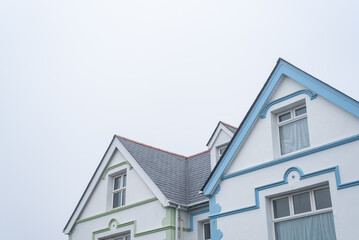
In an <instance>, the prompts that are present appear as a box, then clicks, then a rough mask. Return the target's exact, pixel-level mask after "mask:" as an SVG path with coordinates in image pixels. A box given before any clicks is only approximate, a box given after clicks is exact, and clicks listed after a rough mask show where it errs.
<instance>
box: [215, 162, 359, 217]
mask: <svg viewBox="0 0 359 240" xmlns="http://www.w3.org/2000/svg"><path fill="white" fill-rule="evenodd" d="M293 171H296V172H298V173H299V176H300V180H302V179H306V178H311V177H314V176H318V175H322V174H325V173H330V172H334V174H335V181H336V185H337V189H338V190H341V189H345V188H349V187H354V186H358V185H359V180H357V181H352V182H348V183H341V180H340V173H339V166H335V167H331V168H326V169H323V170H319V171H316V172H312V173H308V174H303V171H302V169H300V168H299V167H291V168H289V169H288V170H287V171H286V172H285V173H284V177H283V181H279V182H275V183H271V184H267V185H264V186H261V187H257V188H255V189H254V198H255V205H253V206H249V207H244V208H240V209H236V210H232V211H228V212H224V213H217V214H212V213H211V214H210V216H209V218H210V219H215V220H217V218H221V217H225V216H229V215H233V214H238V213H242V212H247V211H251V210H255V209H259V207H260V205H259V191H262V190H265V189H268V188H273V187H277V186H281V185H284V184H287V183H288V176H289V173H291V172H293Z"/></svg>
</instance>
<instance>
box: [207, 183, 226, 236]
mask: <svg viewBox="0 0 359 240" xmlns="http://www.w3.org/2000/svg"><path fill="white" fill-rule="evenodd" d="M220 190H221V186H219V185H218V186H217V188H216V190H215V191H214V193H213V195H211V196H210V197H209V211H210V216H211V215H216V214H219V212H220V211H221V209H222V208H221V206H220V205H219V204H218V203H216V195H217V194H218V193H219V191H220ZM210 219H211V220H210V228H211V239H212V240H220V239H221V238H222V237H223V233H222V231H221V230H220V229H218V228H217V218H210Z"/></svg>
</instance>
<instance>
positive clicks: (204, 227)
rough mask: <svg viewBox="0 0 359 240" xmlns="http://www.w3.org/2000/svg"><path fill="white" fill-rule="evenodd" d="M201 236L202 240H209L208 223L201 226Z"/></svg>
mask: <svg viewBox="0 0 359 240" xmlns="http://www.w3.org/2000/svg"><path fill="white" fill-rule="evenodd" d="M203 236H204V240H211V228H210V225H209V223H204V224H203Z"/></svg>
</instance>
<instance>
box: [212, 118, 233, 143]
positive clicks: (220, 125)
mask: <svg viewBox="0 0 359 240" xmlns="http://www.w3.org/2000/svg"><path fill="white" fill-rule="evenodd" d="M220 129H222V130H225V131H227V133H228V134H229V135H230V136H232V135H233V134H234V133H235V132H236V131H237V128H236V127H234V126H232V125H229V124H228V123H225V122H222V121H219V122H218V124H217V126H216V128H215V129H214V131H213V132H212V135H211V137H210V138H209V140H208V142H207V144H206V146H207V147H208V148H212V145H213V143H214V142H215V139H216V138H217V136H218V134H219V130H220Z"/></svg>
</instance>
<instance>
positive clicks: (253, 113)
mask: <svg viewBox="0 0 359 240" xmlns="http://www.w3.org/2000/svg"><path fill="white" fill-rule="evenodd" d="M283 75H285V76H288V77H290V78H291V79H293V80H295V81H297V82H298V83H299V84H301V85H303V86H304V87H306V88H308V89H310V90H311V91H313V92H315V93H317V94H318V95H320V96H322V97H323V98H325V99H327V100H328V101H330V102H332V103H334V104H336V105H337V106H339V107H341V108H343V109H344V110H346V111H347V112H349V113H351V114H353V115H354V116H356V117H358V118H359V102H357V101H355V100H354V99H352V98H350V97H348V96H346V95H345V94H343V93H341V92H340V91H338V90H336V89H334V88H332V87H331V86H329V85H327V84H325V83H324V82H322V81H320V80H318V79H316V78H314V77H313V76H311V75H309V74H308V73H306V72H304V71H302V70H301V69H299V68H297V67H295V66H293V65H292V64H290V63H288V62H286V61H285V60H283V59H279V60H278V62H277V65H276V66H275V68H274V69H273V71H272V73H271V75H270V76H269V78H268V80H267V82H266V83H265V85H264V87H263V89H262V90H261V92H260V93H259V95H258V96H257V99H256V101H255V102H254V103H253V105H252V107H251V109H250V110H249V112H248V113H247V115H246V117H245V119H244V120H243V122H242V123H241V125H240V128H239V129H238V131H237V132H236V134H235V135H234V137H233V139H232V141H231V143H230V144H229V146H228V147H227V149H226V151H225V153H224V154H223V155H222V157H221V159H220V160H219V162H218V163H217V166H216V167H215V169H214V170H213V172H212V173H211V175H210V177H209V179H208V180H207V183H206V185H205V186H204V187H203V194H204V195H212V194H213V193H214V190H215V189H216V187H217V186H218V184H219V181H220V179H221V178H222V175H223V173H224V172H225V171H226V169H227V167H228V166H229V164H230V163H231V161H232V160H233V157H234V156H235V154H236V152H237V149H239V147H240V146H241V144H242V142H243V141H244V139H245V137H246V136H247V134H248V132H249V130H250V129H251V128H252V126H253V125H254V123H255V121H256V119H257V117H258V116H259V115H260V113H261V110H262V109H263V107H264V106H265V104H266V102H267V100H268V98H269V97H270V95H271V94H272V92H273V90H274V89H275V87H276V85H277V83H278V82H279V80H280V79H281V77H282V76H283Z"/></svg>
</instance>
